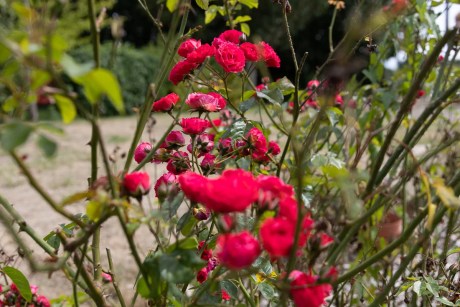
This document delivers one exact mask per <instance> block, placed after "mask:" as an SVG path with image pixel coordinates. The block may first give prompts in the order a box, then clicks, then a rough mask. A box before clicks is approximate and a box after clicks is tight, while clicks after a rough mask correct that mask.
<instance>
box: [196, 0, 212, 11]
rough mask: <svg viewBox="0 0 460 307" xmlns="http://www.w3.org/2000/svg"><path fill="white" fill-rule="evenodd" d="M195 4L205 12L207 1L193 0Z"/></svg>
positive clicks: (207, 5)
mask: <svg viewBox="0 0 460 307" xmlns="http://www.w3.org/2000/svg"><path fill="white" fill-rule="evenodd" d="M195 2H196V4H197V5H198V6H199V7H200V8H202V9H203V10H207V9H208V7H209V0H195Z"/></svg>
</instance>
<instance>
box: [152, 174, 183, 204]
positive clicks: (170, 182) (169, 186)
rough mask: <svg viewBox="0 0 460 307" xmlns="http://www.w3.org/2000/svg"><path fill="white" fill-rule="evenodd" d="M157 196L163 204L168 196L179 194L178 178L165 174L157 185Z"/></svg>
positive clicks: (155, 188)
mask: <svg viewBox="0 0 460 307" xmlns="http://www.w3.org/2000/svg"><path fill="white" fill-rule="evenodd" d="M154 190H155V196H156V197H158V199H159V200H160V202H163V201H164V200H165V199H166V197H167V196H168V195H171V194H174V195H175V194H177V192H178V190H179V187H178V186H177V177H176V175H174V174H172V173H166V174H163V175H162V176H161V177H160V178H158V180H157V182H156V183H155V187H154Z"/></svg>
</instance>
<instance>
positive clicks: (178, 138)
mask: <svg viewBox="0 0 460 307" xmlns="http://www.w3.org/2000/svg"><path fill="white" fill-rule="evenodd" d="M165 143H166V144H165V145H166V149H169V150H172V149H179V148H180V147H182V146H184V145H185V138H184V136H183V135H182V133H181V132H180V131H171V132H170V133H169V134H168V136H166V138H165Z"/></svg>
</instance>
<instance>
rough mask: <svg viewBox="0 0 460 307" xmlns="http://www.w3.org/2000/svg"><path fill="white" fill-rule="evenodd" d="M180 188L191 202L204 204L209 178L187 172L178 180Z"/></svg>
mask: <svg viewBox="0 0 460 307" xmlns="http://www.w3.org/2000/svg"><path fill="white" fill-rule="evenodd" d="M178 181H179V185H180V188H181V189H182V191H183V192H184V194H185V196H186V197H187V198H188V199H190V201H192V202H195V203H202V202H203V200H204V198H205V197H206V194H205V193H204V192H203V189H204V187H205V185H206V182H207V178H206V177H204V176H201V175H199V174H197V173H193V172H185V173H183V174H181V175H180V176H179V178H178Z"/></svg>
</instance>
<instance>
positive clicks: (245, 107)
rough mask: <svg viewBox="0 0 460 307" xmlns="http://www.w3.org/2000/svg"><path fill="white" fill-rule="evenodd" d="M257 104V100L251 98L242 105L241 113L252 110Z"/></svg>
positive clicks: (240, 107)
mask: <svg viewBox="0 0 460 307" xmlns="http://www.w3.org/2000/svg"><path fill="white" fill-rule="evenodd" d="M256 103H257V100H256V99H255V98H254V97H251V98H249V99H248V100H245V101H243V102H242V103H240V105H239V106H238V108H239V109H240V111H241V112H243V113H244V112H246V111H248V110H249V109H251V108H252V107H253V106H255V105H256Z"/></svg>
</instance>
